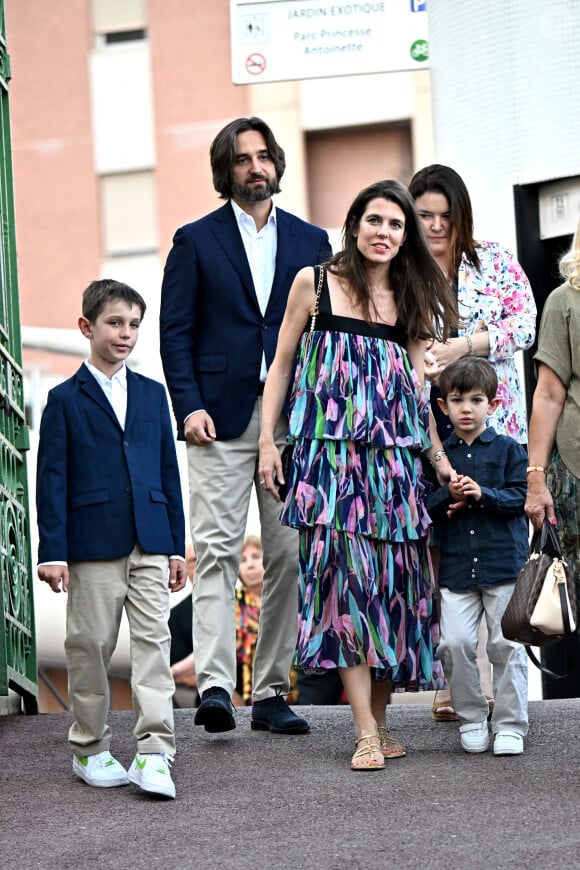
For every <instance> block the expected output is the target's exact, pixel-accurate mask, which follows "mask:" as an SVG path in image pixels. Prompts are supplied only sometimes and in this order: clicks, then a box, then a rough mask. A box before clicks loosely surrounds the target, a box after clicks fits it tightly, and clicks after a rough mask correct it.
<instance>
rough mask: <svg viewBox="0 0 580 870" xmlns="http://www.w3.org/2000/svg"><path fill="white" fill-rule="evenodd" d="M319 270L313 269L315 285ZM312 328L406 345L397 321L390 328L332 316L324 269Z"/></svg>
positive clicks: (356, 319) (402, 330) (350, 318)
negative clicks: (316, 312)
mask: <svg viewBox="0 0 580 870" xmlns="http://www.w3.org/2000/svg"><path fill="white" fill-rule="evenodd" d="M319 268H320V267H319V266H317V267H316V269H315V277H316V282H317V283H318V271H317V270H318V269H319ZM309 328H310V323H309V324H308V326H307V327H306V330H305V331H306V332H307V331H308V329H309ZM314 328H315V329H316V330H328V331H329V332H348V333H351V334H352V335H364V336H367V337H368V338H381V339H383V340H384V341H394V342H396V344H399V345H401V347H405V346H406V343H407V336H406V334H405V331H404V329H403V327H402V326H401V324H400V323H399V321H398V320H397V322H396V323H395V325H394V326H392V325H390V324H388V323H368V322H367V321H366V320H361V319H359V318H357V317H341V316H340V315H338V314H333V313H332V305H331V301H330V292H329V290H328V280H327V273H326V269H325V270H324V278H323V281H322V290H321V293H320V302H319V306H318V314H317V316H316V323H315V326H314Z"/></svg>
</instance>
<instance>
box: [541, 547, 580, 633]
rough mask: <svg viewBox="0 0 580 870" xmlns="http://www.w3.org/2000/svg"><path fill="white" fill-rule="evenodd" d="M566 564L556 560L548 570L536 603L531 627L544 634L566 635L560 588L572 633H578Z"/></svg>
mask: <svg viewBox="0 0 580 870" xmlns="http://www.w3.org/2000/svg"><path fill="white" fill-rule="evenodd" d="M565 565H566V562H563V561H562V560H561V559H554V561H553V562H552V564H551V565H550V567H549V568H548V570H547V571H546V576H545V578H544V582H543V584H542V588H541V590H540V594H539V596H538V600H537V602H536V606H535V607H534V609H533V611H532V615H531V616H530V625H531V626H532V627H533V628H536V629H537V630H538V631H542V632H543V633H544V634H564V633H565V627H564V618H563V615H562V601H561V599H560V587H559V584H562V589H563V592H564V594H565V596H566V602H567V605H568V613H569V615H570V631H572V632H574V631H576V620H575V618H574V610H573V608H572V607H571V605H570V598H569V596H568V589H567V586H566V572H565V568H564V566H565Z"/></svg>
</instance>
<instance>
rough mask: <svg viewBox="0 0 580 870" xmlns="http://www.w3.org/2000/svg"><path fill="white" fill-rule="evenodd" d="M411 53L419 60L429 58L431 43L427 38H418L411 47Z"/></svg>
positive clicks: (414, 58)
mask: <svg viewBox="0 0 580 870" xmlns="http://www.w3.org/2000/svg"><path fill="white" fill-rule="evenodd" d="M409 54H410V55H411V57H412V58H413V60H416V61H417V62H421V61H424V60H429V43H428V42H427V40H426V39H416V40H415V42H414V43H413V44H412V45H411V48H410V49H409Z"/></svg>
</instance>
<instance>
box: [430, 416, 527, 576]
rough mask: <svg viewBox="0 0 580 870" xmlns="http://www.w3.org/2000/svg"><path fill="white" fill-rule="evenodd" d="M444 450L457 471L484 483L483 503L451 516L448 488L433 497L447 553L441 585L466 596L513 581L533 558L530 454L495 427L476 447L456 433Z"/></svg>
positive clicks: (432, 509) (441, 541) (432, 510)
mask: <svg viewBox="0 0 580 870" xmlns="http://www.w3.org/2000/svg"><path fill="white" fill-rule="evenodd" d="M444 447H445V450H446V452H447V455H448V457H449V462H450V463H451V466H452V467H453V468H454V469H455V470H456V471H457V473H458V474H464V475H467V476H468V477H471V478H472V479H473V480H475V481H476V482H477V483H478V484H479V486H480V487H481V499H480V500H479V501H478V502H476V501H475V500H474V499H469V501H468V503H467V504H466V506H465V507H464V508H460V509H458V510H457V511H456V512H455V513H454V515H453V516H452V517H451V518H448V517H447V511H448V510H449V506H450V505H451V504H452V503H453V502H454V499H453V498H451V496H450V494H449V487H448V486H447V484H445V485H444V486H441V487H439V488H438V489H436V490H435V491H434V492H432V493H431V495H430V496H429V497H428V499H427V510H428V511H429V513H430V515H431V519H432V520H433V522H434V523H435V527H436V531H437V537H438V540H439V544H440V549H441V565H440V570H439V584H440V585H441V586H446V587H448V588H449V589H452V590H453V591H454V592H461V591H464V590H467V589H473V588H474V587H478V586H494V585H499V584H501V583H513V582H514V581H515V579H516V577H517V574H518V572H519V570H520V568H521V567H522V565H523V563H524V562H525V561H526V558H527V555H528V522H527V520H526V518H525V515H524V503H525V500H526V489H527V485H526V467H527V462H528V457H527V453H526V451H525V450H524V448H523V447H522V446H521V444H518V442H517V441H515V440H514V439H513V438H510V437H509V436H507V435H498V434H497V433H496V431H495V429H493V427H491V426H490V427H489V428H487V429H485V430H484V431H483V432H482V433H481V435H479V436H478V437H477V438H476V439H475V441H474V442H473V443H472V444H466V442H465V441H463V439H461V438H458V437H457V435H456V434H455V433H453V434H452V435H451V436H450V437H449V438H447V439H446V440H445V441H444Z"/></svg>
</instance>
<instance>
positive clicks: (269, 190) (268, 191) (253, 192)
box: [232, 178, 279, 202]
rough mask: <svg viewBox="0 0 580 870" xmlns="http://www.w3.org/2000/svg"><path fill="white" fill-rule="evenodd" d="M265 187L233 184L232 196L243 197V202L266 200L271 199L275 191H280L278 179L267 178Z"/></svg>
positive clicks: (235, 197)
mask: <svg viewBox="0 0 580 870" xmlns="http://www.w3.org/2000/svg"><path fill="white" fill-rule="evenodd" d="M264 181H265V182H266V184H265V186H264V187H250V186H249V185H246V184H232V196H233V197H234V199H241V200H243V202H264V200H265V199H270V197H271V196H273V195H274V194H275V193H278V191H279V187H278V179H277V178H273V179H269V178H265V179H264Z"/></svg>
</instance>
